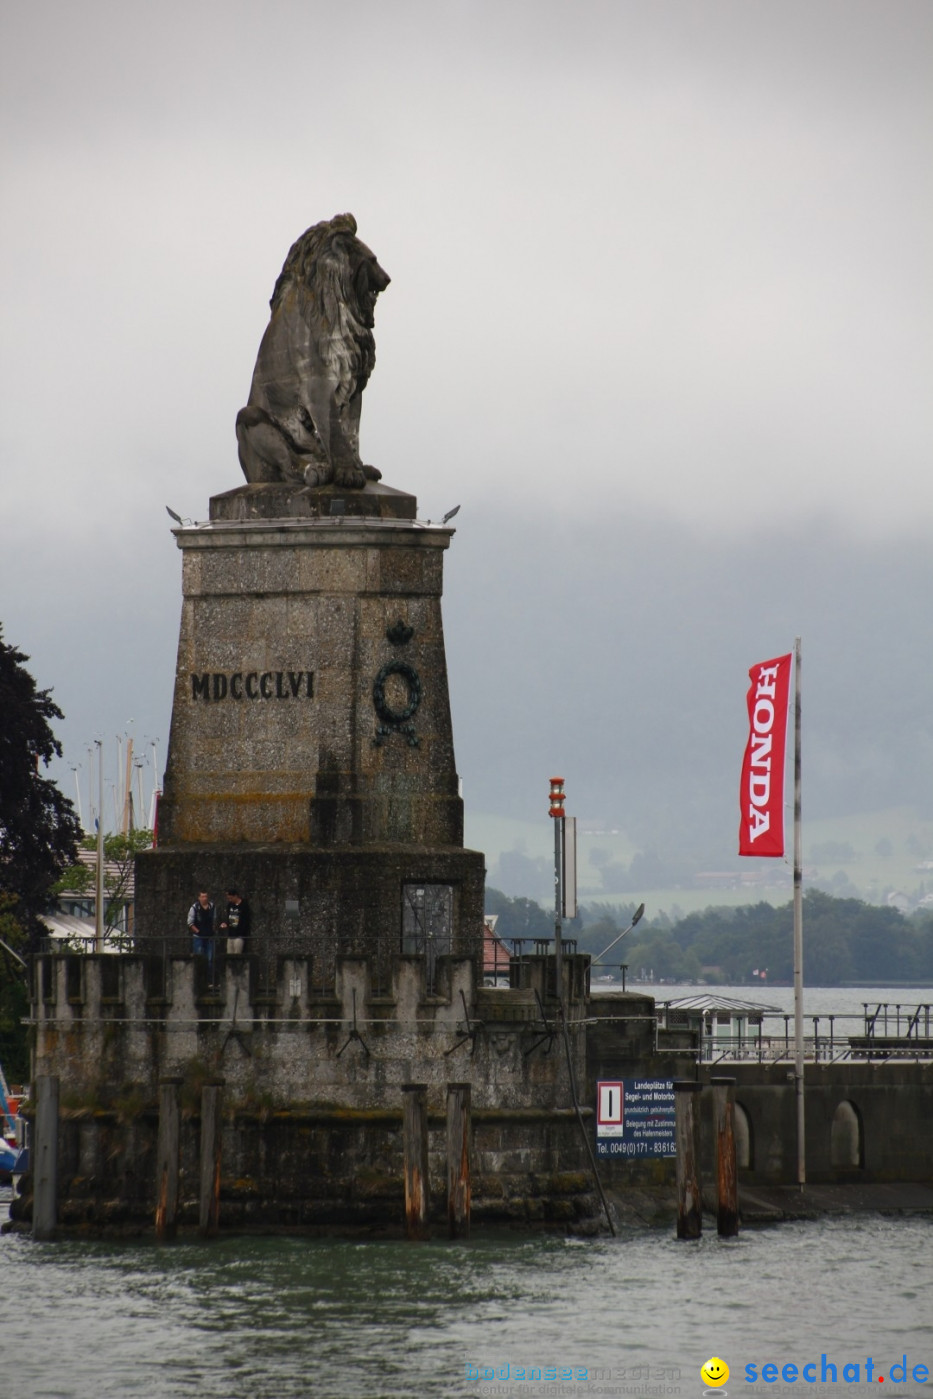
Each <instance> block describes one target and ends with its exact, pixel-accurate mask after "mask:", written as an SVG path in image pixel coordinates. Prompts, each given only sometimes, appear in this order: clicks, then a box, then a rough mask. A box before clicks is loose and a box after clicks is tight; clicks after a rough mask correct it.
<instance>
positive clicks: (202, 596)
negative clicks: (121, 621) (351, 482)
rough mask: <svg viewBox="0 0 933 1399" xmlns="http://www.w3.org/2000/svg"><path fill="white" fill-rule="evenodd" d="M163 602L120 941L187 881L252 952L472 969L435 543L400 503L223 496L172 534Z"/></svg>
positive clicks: (474, 879)
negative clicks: (421, 960) (236, 902)
mask: <svg viewBox="0 0 933 1399" xmlns="http://www.w3.org/2000/svg"><path fill="white" fill-rule="evenodd" d="M175 534H176V538H177V541H178V545H179V547H180V549H181V550H182V553H183V606H182V619H181V632H180V638H179V646H178V666H177V673H176V678H175V695H174V704H173V710H172V727H171V735H170V740H169V750H168V760H167V766H166V773H165V789H164V795H163V797H162V800H161V802H160V806H159V832H158V841H159V844H158V848H157V849H156V850H154V851H152V852H149V853H147V854H146V855H144V856H142V857H141V858H140V860H139V861H138V864H137V876H136V881H137V882H136V931H137V935H138V936H139V937H140V938H148V937H163V936H170V935H172V934H175V933H183V930H184V919H185V914H186V912H187V908H188V906H189V904H190V903H191V902H192V900H193V899H194V897H195V895H196V893H197V890H198V888H199V887H207V888H208V890H209V891H210V893H211V895H212V897H213V898H214V900H215V903H219V902H220V901H221V900H222V896H223V892H224V890H225V888H226V887H228V886H229V885H231V884H234V885H236V887H238V888H239V889H240V891H241V892H242V893H244V894H246V896H247V897H248V898H249V900H250V903H251V905H252V908H253V920H254V927H253V933H254V946H253V948H252V949H251V950H253V951H260V950H262V949H266V950H269V951H281V952H289V953H293V952H295V951H297V950H303V951H306V952H310V953H311V955H312V956H314V957H315V958H322V959H324V960H325V961H328V962H332V960H333V958H334V957H335V956H336V955H338V954H340V953H353V954H356V955H371V956H375V957H377V959H378V960H380V961H381V960H383V959H385V958H388V957H390V956H392V955H395V954H397V953H398V952H400V951H408V952H415V951H420V950H425V951H430V949H429V948H428V947H427V946H425V947H420V946H417V945H416V944H417V943H418V941H419V938H420V939H421V940H422V941H425V940H427V942H431V943H436V944H437V946H436V952H437V954H438V955H441V954H443V953H445V952H451V953H460V954H464V953H467V954H473V953H475V954H477V955H478V954H479V952H480V950H481V942H482V914H483V879H484V869H483V858H482V856H481V855H479V854H478V853H476V852H471V851H465V850H464V849H463V804H462V801H461V799H460V796H459V790H458V788H459V784H458V778H457V773H456V768H455V765H454V751H453V737H452V732H451V722H450V703H449V697H448V690H447V668H446V661H445V655H444V635H443V626H442V621H441V591H442V563H443V553H444V550H445V549H446V548H447V547H448V545H449V542H450V538H451V535H452V534H453V531H452V530H450V529H446V528H441V527H438V526H429V525H424V524H421V523H418V522H417V521H416V520H415V500H414V497H412V496H408V495H405V494H403V493H402V492H399V491H393V490H391V489H389V488H387V487H383V486H381V485H376V484H370V485H367V487H366V488H365V489H364V490H363V491H357V492H345V493H343V494H341V492H339V491H336V490H334V489H332V488H328V489H324V490H314V491H309V490H307V489H303V488H297V487H287V486H278V485H275V486H257V485H251V486H243V487H241V488H239V489H238V490H234V491H229V492H227V493H226V494H225V495H222V496H217V497H215V498H214V499H213V500H212V501H211V511H210V521H209V522H208V523H206V524H204V525H197V526H191V527H183V528H180V529H178V530H176V531H175Z"/></svg>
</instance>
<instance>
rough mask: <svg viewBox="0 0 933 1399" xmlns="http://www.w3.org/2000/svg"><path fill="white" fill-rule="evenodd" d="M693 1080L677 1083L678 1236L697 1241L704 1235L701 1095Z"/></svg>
mask: <svg viewBox="0 0 933 1399" xmlns="http://www.w3.org/2000/svg"><path fill="white" fill-rule="evenodd" d="M702 1086H703V1085H702V1084H700V1083H694V1081H693V1080H692V1079H689V1080H682V1079H681V1080H677V1081H675V1083H674V1142H675V1146H676V1151H677V1237H678V1239H698V1238H699V1237H700V1235H701V1234H702V1232H703V1197H702V1193H701V1190H700V1112H699V1107H700V1092H701V1090H702Z"/></svg>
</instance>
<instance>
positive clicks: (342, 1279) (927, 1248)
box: [0, 1216, 933, 1399]
mask: <svg viewBox="0 0 933 1399" xmlns="http://www.w3.org/2000/svg"><path fill="white" fill-rule="evenodd" d="M0 1258H2V1266H3V1278H4V1282H5V1284H6V1298H7V1307H6V1311H7V1317H8V1328H9V1329H8V1333H7V1334H8V1338H9V1342H10V1344H9V1345H8V1350H7V1354H8V1360H9V1361H10V1363H9V1364H8V1367H7V1377H8V1382H7V1386H6V1387H7V1391H8V1393H9V1394H11V1395H13V1396H15V1395H28V1396H29V1399H40V1397H42V1399H44V1397H45V1396H55V1397H56V1399H58V1396H68V1399H92V1396H95V1397H96V1396H109V1395H113V1396H132V1395H146V1396H153V1399H163V1396H164V1399H174V1396H182V1395H184V1396H194V1395H197V1396H204V1399H215V1396H216V1399H221V1397H222V1399H266V1397H267V1396H269V1399H273V1397H274V1399H292V1397H293V1396H312V1395H313V1396H355V1395H372V1396H377V1395H385V1396H412V1397H414V1396H420V1395H426V1396H435V1395H462V1396H468V1395H474V1394H475V1395H479V1394H484V1393H485V1394H494V1393H503V1394H515V1395H522V1394H524V1395H528V1394H535V1395H537V1394H549V1393H551V1394H554V1393H562V1394H565V1395H566V1394H571V1393H572V1394H574V1395H579V1396H583V1395H587V1394H601V1395H607V1394H608V1395H620V1396H621V1395H627V1394H645V1393H648V1394H651V1393H654V1394H668V1395H669V1394H680V1395H684V1396H694V1395H700V1394H702V1393H703V1392H704V1387H703V1384H702V1382H701V1381H700V1378H699V1367H700V1365H701V1364H702V1363H703V1361H705V1360H706V1359H707V1358H708V1357H709V1356H710V1355H713V1354H716V1355H719V1356H722V1357H723V1358H724V1359H725V1360H726V1361H727V1363H728V1364H729V1366H730V1367H731V1370H732V1376H731V1378H730V1381H729V1384H728V1386H727V1389H726V1390H725V1391H723V1390H722V1389H719V1390H718V1391H716V1392H717V1393H719V1394H723V1393H724V1392H725V1393H727V1394H731V1395H736V1394H776V1393H781V1394H784V1393H786V1394H799V1395H806V1394H814V1393H818V1392H824V1393H826V1394H836V1395H856V1394H857V1395H861V1394H869V1393H875V1394H877V1393H883V1394H884V1396H885V1399H890V1396H891V1395H895V1394H896V1395H906V1394H910V1395H917V1394H921V1393H926V1394H927V1395H933V1385H931V1384H928V1385H925V1386H923V1385H917V1384H915V1383H913V1382H910V1383H908V1384H906V1385H903V1384H898V1383H896V1382H891V1378H890V1376H889V1374H888V1369H887V1368H885V1367H889V1366H890V1365H891V1364H893V1363H894V1362H895V1361H899V1360H900V1359H901V1357H902V1355H904V1354H905V1353H906V1354H907V1357H908V1360H909V1364H910V1366H913V1365H915V1364H918V1363H920V1362H926V1363H927V1364H928V1365H929V1366H930V1368H931V1371H933V1325H931V1323H933V1221H931V1220H930V1219H927V1218H913V1219H911V1218H891V1219H885V1218H879V1217H875V1216H864V1217H858V1218H855V1219H847V1220H845V1221H843V1220H827V1221H820V1222H805V1223H796V1224H785V1225H781V1226H779V1227H776V1228H769V1229H760V1230H748V1231H746V1232H745V1233H743V1234H742V1236H741V1237H740V1238H739V1239H737V1240H732V1241H728V1242H726V1241H722V1242H721V1241H719V1240H718V1239H717V1238H716V1237H715V1234H713V1235H710V1236H707V1237H704V1239H702V1240H701V1241H700V1242H699V1243H696V1244H679V1243H677V1242H676V1240H675V1239H674V1238H673V1237H672V1235H671V1234H670V1233H669V1232H668V1231H667V1230H659V1231H658V1230H647V1229H645V1230H638V1231H631V1232H628V1233H626V1234H624V1235H623V1236H622V1237H620V1238H618V1239H614V1240H608V1239H607V1240H597V1241H574V1240H567V1239H563V1238H553V1237H535V1238H527V1237H522V1236H510V1235H494V1236H493V1235H489V1236H485V1237H479V1238H474V1239H472V1240H471V1241H470V1242H468V1243H465V1244H464V1243H457V1244H451V1243H448V1242H447V1241H443V1240H437V1241H435V1242H432V1243H427V1244H416V1245H406V1244H403V1243H401V1242H398V1243H392V1242H379V1243H351V1242H335V1241H326V1242H325V1241H316V1240H307V1239H281V1238H276V1239H224V1240H221V1241H218V1242H213V1243H201V1242H198V1243H193V1242H192V1243H184V1242H182V1243H176V1244H174V1245H171V1246H167V1247H164V1248H159V1247H157V1246H156V1245H154V1244H125V1245H114V1244H101V1243H73V1242H68V1243H55V1244H35V1243H33V1242H32V1240H31V1239H29V1238H24V1237H22V1236H16V1235H9V1236H6V1237H4V1238H2V1239H0ZM824 1352H825V1353H826V1354H827V1356H828V1358H829V1359H830V1360H835V1361H836V1362H837V1365H838V1371H839V1375H840V1383H838V1384H835V1385H832V1384H830V1385H829V1386H828V1387H827V1388H826V1389H825V1390H823V1391H820V1389H819V1388H818V1387H813V1386H810V1385H807V1384H804V1383H801V1382H798V1383H796V1384H791V1385H787V1386H784V1385H783V1384H782V1383H778V1384H771V1385H766V1384H763V1383H761V1382H760V1381H759V1382H758V1383H757V1384H754V1385H750V1384H748V1383H746V1381H745V1379H744V1366H745V1365H746V1364H748V1363H756V1364H757V1365H759V1367H760V1366H761V1365H762V1364H765V1363H767V1362H768V1361H773V1362H776V1363H777V1364H779V1365H782V1366H783V1365H784V1364H786V1363H788V1362H794V1363H797V1364H799V1365H801V1366H802V1365H803V1364H805V1363H807V1362H808V1361H812V1360H816V1361H817V1362H818V1361H819V1359H820V1355H821V1354H822V1353H824ZM14 1355H15V1359H13V1356H14ZM866 1355H872V1356H873V1358H874V1360H875V1365H876V1373H877V1372H878V1367H880V1372H881V1373H883V1374H885V1376H886V1378H887V1380H888V1382H887V1383H885V1384H884V1386H883V1390H882V1389H881V1386H879V1385H878V1384H872V1385H868V1384H867V1383H863V1384H859V1385H855V1384H846V1383H842V1382H841V1370H842V1366H843V1365H844V1364H846V1363H850V1362H858V1363H859V1364H860V1365H861V1366H862V1367H864V1361H865V1357H866ZM506 1364H508V1365H509V1366H510V1367H511V1369H510V1378H509V1379H508V1380H503V1381H499V1382H495V1383H490V1384H484V1383H483V1382H482V1380H477V1379H469V1378H467V1375H468V1374H473V1373H474V1372H476V1371H480V1372H481V1367H484V1366H485V1367H500V1368H501V1367H503V1366H504V1365H506ZM548 1365H553V1366H559V1367H565V1368H569V1367H574V1368H575V1369H577V1370H579V1369H580V1368H581V1367H587V1373H588V1375H589V1378H588V1379H587V1380H586V1381H579V1380H577V1379H576V1378H575V1379H574V1381H573V1383H572V1384H571V1385H564V1386H563V1387H562V1386H561V1385H560V1383H559V1382H558V1383H545V1382H541V1383H537V1382H527V1381H526V1382H521V1381H516V1380H515V1379H514V1378H513V1377H512V1376H514V1372H515V1369H516V1367H519V1368H520V1367H521V1366H529V1367H530V1366H540V1367H546V1366H548ZM467 1367H472V1370H468V1368H467ZM597 1367H602V1368H603V1369H604V1370H606V1371H611V1372H612V1378H611V1379H609V1380H597V1379H596V1378H595V1377H594V1374H593V1372H594V1371H595V1370H596V1369H597Z"/></svg>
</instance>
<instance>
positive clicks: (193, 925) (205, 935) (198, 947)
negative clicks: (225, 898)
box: [188, 889, 214, 985]
mask: <svg viewBox="0 0 933 1399" xmlns="http://www.w3.org/2000/svg"><path fill="white" fill-rule="evenodd" d="M188 931H189V932H190V933H191V936H192V939H193V948H192V950H193V952H194V955H195V956H196V957H206V958H207V971H208V979H209V981H210V982H211V985H213V982H214V905H213V904H212V903H211V901H210V897H209V895H208V892H207V890H206V889H202V890H200V892H199V893H198V897H197V898H196V899H195V901H194V903H193V904H192V905H191V907H190V909H189V910H188Z"/></svg>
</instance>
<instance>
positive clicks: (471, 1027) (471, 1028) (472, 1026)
mask: <svg viewBox="0 0 933 1399" xmlns="http://www.w3.org/2000/svg"><path fill="white" fill-rule="evenodd" d="M460 999H461V1001H462V1002H463V1021H464V1024H465V1025H466V1033H465V1034H462V1035H461V1036H460V1038H459V1039H458V1040H457V1043H456V1044H452V1045H451V1046H450V1048H449V1049H445V1050H444V1058H445V1059H446V1058H447V1056H448V1054H453V1052H454V1050H455V1049H459V1048H460V1047H461V1045H464V1044H466V1042H467V1040H469V1041H470V1057H471V1058H472V1057H473V1055H474V1053H475V1052H476V1036H477V1035H478V1033H479V1031H480V1030H481V1029H482V1028H483V1022H482V1020H472V1019H471V1018H470V1011H469V1008H468V1007H467V1003H466V996H465V995H464V994H463V987H462V986H461V987H460Z"/></svg>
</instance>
